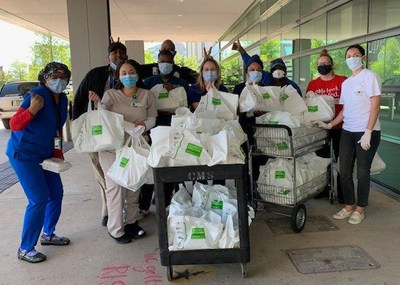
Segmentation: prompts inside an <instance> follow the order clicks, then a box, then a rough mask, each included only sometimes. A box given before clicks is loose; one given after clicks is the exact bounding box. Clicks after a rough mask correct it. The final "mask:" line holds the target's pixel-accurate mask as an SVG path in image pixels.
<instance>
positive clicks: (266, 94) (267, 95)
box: [262, 93, 271, 99]
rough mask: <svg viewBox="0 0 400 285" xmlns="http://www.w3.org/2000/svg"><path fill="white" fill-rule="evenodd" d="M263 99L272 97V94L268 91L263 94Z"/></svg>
mask: <svg viewBox="0 0 400 285" xmlns="http://www.w3.org/2000/svg"><path fill="white" fill-rule="evenodd" d="M262 97H263V99H270V98H271V95H269V94H268V93H265V94H263V95H262Z"/></svg>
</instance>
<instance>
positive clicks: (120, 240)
mask: <svg viewBox="0 0 400 285" xmlns="http://www.w3.org/2000/svg"><path fill="white" fill-rule="evenodd" d="M108 234H109V235H110V237H112V238H113V239H114V240H115V242H116V243H119V244H124V243H130V242H131V241H132V237H131V236H130V235H128V234H127V233H124V235H123V236H120V237H117V238H116V237H113V236H112V235H111V234H110V233H108Z"/></svg>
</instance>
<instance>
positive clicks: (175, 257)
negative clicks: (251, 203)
mask: <svg viewBox="0 0 400 285" xmlns="http://www.w3.org/2000/svg"><path fill="white" fill-rule="evenodd" d="M153 174H154V186H155V198H156V208H157V224H158V241H159V247H160V258H161V265H163V266H167V278H168V280H170V281H171V280H172V279H173V277H174V274H173V265H189V264H219V263H240V264H241V270H242V277H243V278H245V277H246V275H247V267H246V263H247V262H249V261H250V241H249V225H248V212H247V196H246V190H245V165H244V164H226V165H215V166H212V167H208V166H203V165H202V166H182V167H162V168H154V169H153ZM220 179H235V182H236V189H237V205H238V219H239V221H238V222H239V238H240V246H239V248H225V249H196V250H176V251H171V250H169V248H168V228H167V213H166V209H165V198H164V186H165V183H170V182H182V181H201V180H220Z"/></svg>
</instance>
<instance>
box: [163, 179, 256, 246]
mask: <svg viewBox="0 0 400 285" xmlns="http://www.w3.org/2000/svg"><path fill="white" fill-rule="evenodd" d="M250 223H251V219H250V218H249V224H250ZM167 224H168V243H169V250H191V249H207V248H234V247H239V229H238V208H237V198H236V191H235V190H230V189H229V188H227V187H225V186H222V185H212V186H209V185H204V184H201V183H198V182H196V184H195V185H194V188H193V193H192V194H191V193H189V191H188V190H187V189H186V188H185V187H183V186H182V185H181V186H180V189H179V191H178V192H176V193H175V195H174V196H173V198H172V201H171V205H170V207H169V215H168V223H167Z"/></svg>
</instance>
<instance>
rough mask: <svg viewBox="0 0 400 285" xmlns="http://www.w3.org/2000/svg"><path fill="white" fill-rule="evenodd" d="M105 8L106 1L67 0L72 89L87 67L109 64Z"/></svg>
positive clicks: (107, 20) (106, 10) (106, 12)
mask: <svg viewBox="0 0 400 285" xmlns="http://www.w3.org/2000/svg"><path fill="white" fill-rule="evenodd" d="M108 7H109V6H108V0H67V11H68V27H69V41H70V48H71V64H72V76H73V86H74V90H77V89H78V86H79V84H80V82H81V81H82V79H83V77H84V76H85V75H86V73H87V72H88V71H89V70H91V69H92V68H94V67H97V66H102V65H107V64H108V57H107V47H108V43H109V35H110V30H109V11H108V10H109V8H108Z"/></svg>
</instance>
